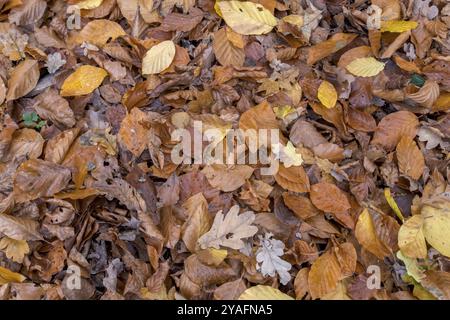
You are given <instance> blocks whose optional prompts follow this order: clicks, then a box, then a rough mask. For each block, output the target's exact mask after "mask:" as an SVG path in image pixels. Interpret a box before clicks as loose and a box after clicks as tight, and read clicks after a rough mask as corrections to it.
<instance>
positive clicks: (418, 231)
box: [398, 215, 427, 259]
mask: <svg viewBox="0 0 450 320" xmlns="http://www.w3.org/2000/svg"><path fill="white" fill-rule="evenodd" d="M398 246H399V247H400V250H401V251H402V253H403V255H405V256H407V257H409V258H419V259H425V258H426V257H427V244H426V242H425V236H424V235H423V218H422V216H420V215H415V216H412V217H411V218H409V219H408V220H407V221H406V222H405V223H404V224H403V225H402V226H401V227H400V231H399V232H398Z"/></svg>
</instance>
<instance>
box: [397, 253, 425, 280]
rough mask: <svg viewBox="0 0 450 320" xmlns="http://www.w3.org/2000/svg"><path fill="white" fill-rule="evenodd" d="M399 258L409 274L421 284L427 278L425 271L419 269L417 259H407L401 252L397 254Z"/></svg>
mask: <svg viewBox="0 0 450 320" xmlns="http://www.w3.org/2000/svg"><path fill="white" fill-rule="evenodd" d="M397 258H399V259H400V260H402V261H403V263H404V264H405V267H406V271H407V272H408V274H409V275H410V276H411V277H413V278H414V280H416V281H417V282H419V283H420V281H422V279H423V278H425V274H424V270H422V269H421V268H420V267H419V264H418V263H417V260H416V259H412V258H408V257H406V256H405V255H404V254H403V253H402V252H401V251H398V252H397Z"/></svg>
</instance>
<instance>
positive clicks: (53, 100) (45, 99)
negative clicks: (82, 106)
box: [33, 89, 75, 128]
mask: <svg viewBox="0 0 450 320" xmlns="http://www.w3.org/2000/svg"><path fill="white" fill-rule="evenodd" d="M33 108H34V109H35V110H36V113H37V114H38V115H39V116H40V117H41V118H42V119H44V120H50V121H52V122H53V123H54V124H56V125H59V126H61V125H62V126H65V127H68V128H71V127H73V126H74V125H75V115H74V113H73V111H72V109H71V108H70V106H69V103H68V102H67V100H66V99H64V98H62V97H61V96H60V95H59V94H58V91H57V90H55V89H47V90H46V91H44V92H43V93H41V94H40V95H39V96H38V97H37V98H36V103H35V104H34V106H33Z"/></svg>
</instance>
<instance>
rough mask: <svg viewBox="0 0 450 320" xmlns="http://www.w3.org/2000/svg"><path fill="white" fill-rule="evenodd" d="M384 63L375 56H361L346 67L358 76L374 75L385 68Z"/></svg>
mask: <svg viewBox="0 0 450 320" xmlns="http://www.w3.org/2000/svg"><path fill="white" fill-rule="evenodd" d="M384 66H385V65H384V63H383V62H380V61H378V60H377V59H375V58H373V57H368V58H359V59H356V60H354V61H352V62H350V63H349V64H348V65H347V66H346V67H345V68H346V69H347V70H348V71H349V72H350V73H351V74H353V75H354V76H357V77H365V78H367V77H374V76H376V75H377V74H379V73H380V72H381V71H383V70H384Z"/></svg>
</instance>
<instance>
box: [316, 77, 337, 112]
mask: <svg viewBox="0 0 450 320" xmlns="http://www.w3.org/2000/svg"><path fill="white" fill-rule="evenodd" d="M317 98H319V101H320V102H321V103H322V104H323V105H324V106H325V107H327V108H328V109H332V108H334V107H335V106H336V102H337V98H338V97H337V92H336V89H335V88H334V86H333V85H332V84H331V83H329V82H328V81H322V83H321V84H320V86H319V90H318V92H317Z"/></svg>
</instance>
